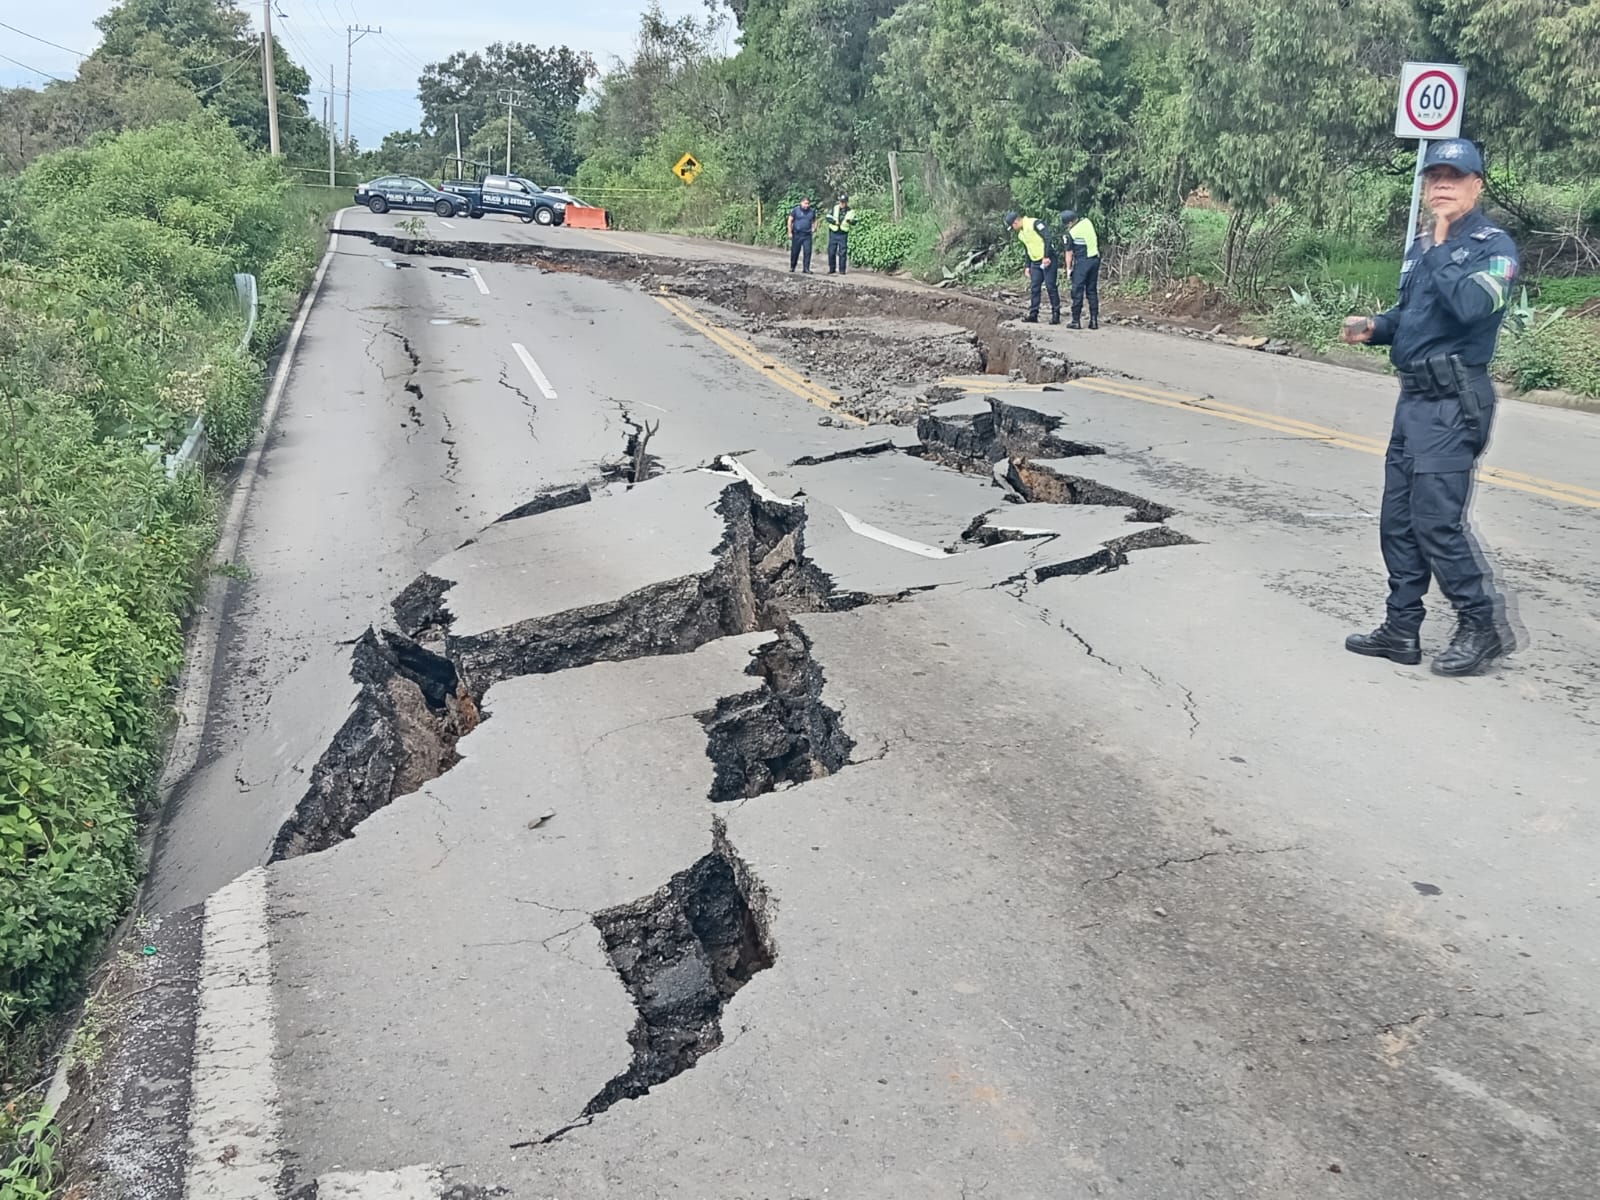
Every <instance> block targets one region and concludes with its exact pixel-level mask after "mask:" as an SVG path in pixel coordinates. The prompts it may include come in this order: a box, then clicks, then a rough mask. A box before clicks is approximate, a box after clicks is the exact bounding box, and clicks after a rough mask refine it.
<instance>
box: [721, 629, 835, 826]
mask: <svg viewBox="0 0 1600 1200" xmlns="http://www.w3.org/2000/svg"><path fill="white" fill-rule="evenodd" d="M745 673H746V674H748V675H754V676H757V677H759V678H760V680H761V683H760V685H759V686H757V687H756V688H754V689H752V690H751V691H748V692H743V693H741V694H739V695H736V696H724V697H723V698H722V699H720V700H718V701H717V703H716V706H715V707H713V708H711V709H708V710H707V711H705V712H702V713H697V714H696V715H697V716H698V717H699V719H700V723H701V724H702V725H704V726H705V730H706V755H707V757H709V758H710V759H711V761H712V762H713V763H714V764H715V766H716V773H715V776H714V778H713V779H712V783H711V791H710V793H709V799H711V800H712V801H713V802H719V803H720V802H723V801H728V800H747V799H750V798H751V797H754V796H761V795H765V794H766V793H767V792H771V791H774V790H776V789H777V788H779V787H783V786H793V785H798V784H801V783H806V782H808V781H809V780H813V779H821V778H823V777H825V776H828V775H832V774H833V773H834V772H835V771H837V770H839V768H840V767H843V766H844V765H845V764H846V763H848V762H849V761H850V752H851V751H852V750H854V749H855V742H854V741H853V740H852V739H851V738H850V736H849V735H848V734H847V733H845V731H844V724H843V722H842V721H841V720H840V717H839V713H838V711H837V710H835V709H833V708H830V707H829V706H828V705H826V704H824V703H823V702H822V688H823V683H824V680H823V675H822V668H821V666H820V665H819V664H818V663H817V661H816V659H815V658H813V657H812V654H811V639H810V638H808V637H806V635H805V633H804V632H803V631H802V630H801V629H800V628H799V627H798V626H795V625H790V626H789V627H788V628H787V629H784V630H783V631H781V632H780V633H779V634H778V635H777V636H776V637H775V638H774V639H773V640H772V641H771V642H769V643H768V644H767V645H765V646H763V647H762V648H761V649H760V650H758V651H757V652H756V653H755V654H754V655H753V656H752V658H751V662H750V666H749V667H748V668H747V669H746V672H745Z"/></svg>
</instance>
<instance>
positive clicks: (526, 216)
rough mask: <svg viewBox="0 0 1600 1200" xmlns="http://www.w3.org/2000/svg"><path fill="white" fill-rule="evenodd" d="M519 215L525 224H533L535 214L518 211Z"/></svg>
mask: <svg viewBox="0 0 1600 1200" xmlns="http://www.w3.org/2000/svg"><path fill="white" fill-rule="evenodd" d="M517 216H518V217H519V218H521V220H522V223H523V224H524V225H532V224H533V214H532V213H527V212H525V213H518V214H517Z"/></svg>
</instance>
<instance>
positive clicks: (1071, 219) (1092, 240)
mask: <svg viewBox="0 0 1600 1200" xmlns="http://www.w3.org/2000/svg"><path fill="white" fill-rule="evenodd" d="M1061 230H1062V233H1061V246H1062V253H1064V254H1065V255H1066V257H1067V271H1068V272H1069V274H1070V277H1071V279H1072V324H1070V325H1068V326H1067V328H1068V329H1081V328H1083V326H1082V325H1081V324H1080V323H1079V322H1080V321H1081V320H1082V318H1083V301H1084V298H1085V297H1087V298H1088V301H1089V328H1090V329H1099V328H1100V235H1099V234H1098V233H1096V232H1095V228H1094V222H1093V221H1091V220H1089V218H1088V217H1080V216H1078V214H1077V213H1076V212H1074V211H1073V210H1072V209H1070V208H1069V209H1065V210H1064V211H1063V212H1062V213H1061Z"/></svg>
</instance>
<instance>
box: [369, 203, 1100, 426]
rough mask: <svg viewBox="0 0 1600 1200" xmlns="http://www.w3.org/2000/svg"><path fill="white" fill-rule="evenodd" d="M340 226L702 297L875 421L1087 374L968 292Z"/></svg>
mask: <svg viewBox="0 0 1600 1200" xmlns="http://www.w3.org/2000/svg"><path fill="white" fill-rule="evenodd" d="M341 232H342V233H344V234H345V236H348V237H356V238H362V239H365V240H367V241H370V242H372V243H373V244H375V245H377V246H379V247H381V248H383V249H386V250H389V251H391V252H392V253H396V254H402V255H418V256H434V257H448V258H460V259H476V260H479V261H488V262H500V263H514V264H521V265H526V266H531V267H536V268H538V269H540V270H543V271H549V272H558V273H574V272H575V273H581V274H586V275H590V276H593V277H595V278H599V279H605V280H610V281H615V282H627V283H634V284H637V285H638V286H639V287H640V288H641V289H642V290H644V291H645V292H647V293H652V294H669V295H673V296H677V297H680V298H683V299H687V300H692V301H694V302H696V303H698V304H699V305H701V306H703V307H709V308H710V309H711V310H713V311H714V312H715V313H716V314H717V316H718V317H720V318H722V319H723V321H724V322H725V323H726V324H729V325H732V326H734V327H737V328H739V329H740V330H741V331H742V332H744V333H746V334H748V335H749V336H750V337H751V338H752V339H753V340H754V342H755V343H756V345H757V346H758V348H760V349H762V350H764V351H766V352H769V353H771V354H773V355H774V356H776V357H779V358H783V359H786V360H789V361H792V362H793V363H794V364H795V365H796V366H797V367H799V368H800V369H801V370H802V371H803V372H804V373H805V374H806V375H807V377H808V378H811V377H815V378H818V379H821V380H823V381H825V382H826V383H827V384H828V385H829V386H830V387H831V388H832V389H833V390H834V391H836V392H838V393H839V394H840V396H841V398H842V405H841V407H842V409H843V411H845V412H848V413H850V414H851V415H853V416H856V417H860V418H861V419H863V420H866V421H869V422H873V423H893V424H912V423H914V422H915V421H916V420H917V419H918V418H919V417H920V416H923V415H924V414H926V413H927V412H928V411H929V410H930V409H931V408H932V407H933V406H934V405H936V404H937V403H938V402H939V401H940V400H941V399H943V398H946V397H947V395H948V391H947V389H944V388H942V387H941V386H940V382H941V380H943V379H945V378H947V377H950V376H984V375H988V376H993V377H995V378H997V379H1005V378H1012V379H1017V380H1021V381H1023V382H1026V383H1029V384H1044V383H1057V382H1060V381H1062V380H1066V379H1070V378H1072V377H1074V376H1075V375H1081V374H1083V373H1085V370H1084V368H1081V367H1079V366H1078V365H1076V364H1074V363H1072V362H1070V361H1069V360H1068V359H1067V358H1065V357H1064V356H1062V355H1061V354H1059V353H1056V352H1052V351H1049V350H1046V349H1041V348H1040V347H1039V346H1038V345H1037V344H1035V342H1034V341H1033V339H1032V338H1030V337H1029V336H1028V335H1027V332H1026V331H1025V330H1022V329H1019V328H1016V327H1014V326H1011V325H1008V324H1007V320H1008V318H1009V317H1010V316H1011V315H1013V314H1011V313H1010V312H1009V311H1008V310H1007V309H1006V308H1005V307H1003V306H1001V305H997V304H995V303H993V302H991V301H986V300H982V299H979V298H978V297H976V296H971V295H966V294H961V293H954V294H952V293H946V292H932V291H926V292H925V291H916V290H910V289H898V288H882V287H876V288H874V287H865V288H862V287H857V288H832V287H816V286H810V285H809V284H808V283H806V282H802V281H797V280H795V279H792V278H790V277H788V276H785V275H783V274H782V273H780V272H776V271H764V270H747V269H740V268H737V267H729V266H726V265H723V264H718V263H707V262H703V261H695V260H692V259H682V258H671V257H661V256H651V257H648V258H645V257H639V256H636V255H632V254H622V253H616V252H611V251H589V250H573V249H567V248H558V247H553V246H538V245H528V244H526V243H516V244H503V243H502V244H496V243H485V242H460V241H449V240H430V239H424V238H409V237H399V236H394V235H390V234H382V233H374V232H372V231H370V230H343V231H341ZM434 270H441V268H438V267H435V268H434Z"/></svg>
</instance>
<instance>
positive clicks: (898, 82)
mask: <svg viewBox="0 0 1600 1200" xmlns="http://www.w3.org/2000/svg"><path fill="white" fill-rule="evenodd" d="M1159 17H1160V12H1159V10H1158V9H1157V7H1156V6H1155V4H1154V3H1152V2H1147V0H1087V2H1078V0H977V2H976V3H971V2H963V0H912V2H911V3H910V4H907V5H904V6H903V7H901V8H900V10H899V11H898V12H896V13H895V14H894V15H893V16H891V17H890V18H888V19H887V20H886V21H884V22H883V24H882V25H881V26H880V27H879V30H878V38H879V43H880V45H881V47H882V49H881V51H880V54H879V64H880V65H879V73H878V83H879V87H880V89H881V92H882V95H883V103H884V110H885V119H886V120H887V121H888V122H889V124H890V125H891V127H892V129H893V130H894V133H895V136H896V138H897V140H898V141H899V142H900V144H901V145H902V146H903V147H906V148H926V149H928V150H931V151H932V152H933V153H934V154H935V155H936V156H937V158H938V160H939V162H940V163H941V164H943V165H944V167H945V168H946V169H947V170H948V171H950V172H951V173H952V175H953V176H954V177H955V178H956V180H957V181H958V182H961V183H963V184H965V185H967V186H969V187H973V188H980V189H981V188H984V187H985V186H986V185H987V186H988V187H989V188H990V189H992V191H991V193H990V194H989V199H990V200H991V201H994V200H996V199H997V197H996V196H995V195H994V194H993V192H994V191H998V190H1001V189H1003V190H1004V191H1007V192H1009V193H1010V194H1011V195H1012V196H1014V197H1015V198H1016V199H1017V201H1018V202H1020V203H1021V204H1022V205H1023V206H1025V207H1029V208H1035V209H1038V210H1040V211H1052V210H1054V209H1055V208H1056V207H1059V206H1060V205H1063V204H1068V203H1070V204H1072V205H1074V206H1075V207H1077V208H1081V209H1087V208H1089V207H1091V206H1093V205H1095V204H1097V203H1098V204H1108V203H1111V202H1113V201H1115V200H1116V199H1118V198H1119V197H1120V196H1122V195H1123V194H1124V193H1125V192H1127V191H1128V190H1129V189H1130V188H1133V187H1135V186H1136V185H1137V184H1138V181H1139V180H1140V179H1141V177H1142V171H1143V164H1141V163H1140V162H1139V160H1138V157H1136V156H1135V155H1133V154H1132V153H1131V152H1132V151H1133V150H1134V146H1135V142H1136V136H1137V130H1136V127H1135V117H1136V114H1137V113H1138V112H1139V111H1140V110H1141V108H1142V107H1143V106H1145V105H1146V104H1148V103H1152V102H1154V101H1156V100H1157V99H1159V97H1160V96H1161V95H1163V94H1166V93H1168V92H1169V91H1170V84H1169V83H1168V82H1167V76H1166V74H1165V73H1164V71H1163V70H1162V69H1161V68H1162V54H1163V47H1164V45H1165V35H1164V33H1163V32H1162V29H1161V22H1160V20H1159ZM978 47H981V48H982V49H981V50H975V48H978ZM1151 165H1152V166H1154V165H1155V164H1151ZM996 185H999V187H998V188H996Z"/></svg>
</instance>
